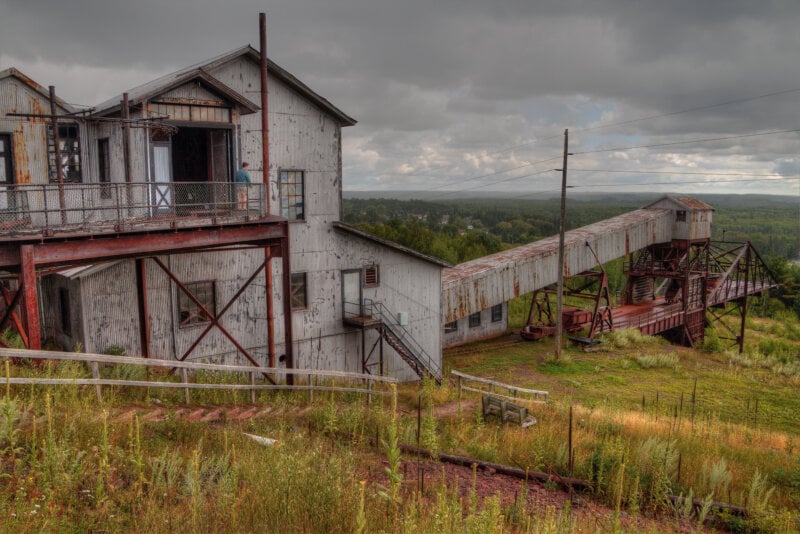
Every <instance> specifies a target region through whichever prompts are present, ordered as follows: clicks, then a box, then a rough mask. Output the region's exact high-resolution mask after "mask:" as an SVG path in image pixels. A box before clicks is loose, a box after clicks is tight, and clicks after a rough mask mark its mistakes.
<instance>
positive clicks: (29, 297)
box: [19, 245, 42, 350]
mask: <svg viewBox="0 0 800 534" xmlns="http://www.w3.org/2000/svg"><path fill="white" fill-rule="evenodd" d="M19 263H20V280H21V281H22V291H23V292H24V293H23V295H24V297H25V309H24V316H25V325H26V326H27V328H28V348H29V349H31V350H39V349H41V348H42V333H41V327H40V325H39V292H38V290H37V286H36V264H35V263H34V259H33V245H22V246H20V247H19Z"/></svg>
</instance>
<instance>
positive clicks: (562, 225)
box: [556, 129, 569, 360]
mask: <svg viewBox="0 0 800 534" xmlns="http://www.w3.org/2000/svg"><path fill="white" fill-rule="evenodd" d="M568 149H569V129H566V130H564V164H563V166H562V167H561V218H560V219H559V226H558V291H557V292H556V360H558V359H560V358H561V345H562V342H561V337H562V335H563V331H564V322H563V320H562V318H561V315H562V309H563V307H564V302H563V300H564V295H563V293H564V232H565V230H566V222H565V213H566V211H567V156H569V152H567V150H568Z"/></svg>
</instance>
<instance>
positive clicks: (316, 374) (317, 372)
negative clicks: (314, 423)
mask: <svg viewBox="0 0 800 534" xmlns="http://www.w3.org/2000/svg"><path fill="white" fill-rule="evenodd" d="M0 358H15V359H22V360H29V361H31V360H32V361H35V360H54V361H74V362H83V363H86V364H87V365H88V366H89V369H90V370H91V373H92V378H41V377H12V376H9V374H8V372H6V376H5V377H4V379H3V381H4V382H5V383H6V384H7V385H9V386H10V385H12V384H13V385H17V384H26V385H85V386H92V385H93V386H95V388H96V393H97V397H98V399H101V398H102V387H103V386H123V387H148V388H172V389H183V390H184V397H185V401H186V403H187V404H188V403H189V392H190V390H193V389H225V390H244V391H250V397H251V401H252V402H255V394H256V391H261V390H291V391H309V392H310V393H311V394H312V395H313V392H314V391H334V392H344V393H357V394H364V395H367V398H368V400H371V399H372V395H389V394H390V393H389V392H388V391H381V390H375V389H374V388H373V386H374V383H375V382H383V383H396V382H397V379H395V378H393V377H388V376H376V375H370V374H361V373H348V372H344V371H328V370H322V369H286V368H275V367H255V366H252V365H219V364H213V363H199V362H186V361H178V360H159V359H153V358H136V357H131V356H110V355H107V354H82V353H75V352H56V351H43V350H23V349H8V348H0ZM100 364H107V365H108V364H110V365H138V366H143V367H147V368H161V369H165V370H175V371H177V373H178V376H179V377H180V382H169V381H157V380H119V379H112V378H101V377H100ZM6 369H8V367H6ZM189 371H217V372H220V373H226V374H228V373H242V374H245V375H248V376H249V379H250V380H249V383H248V384H229V383H224V382H219V383H198V382H192V381H191V380H190V379H191V375H190V373H189ZM264 373H267V374H270V375H273V376H274V377H275V378H276V380H275V382H277V383H276V384H267V383H257V381H256V379H257V376H258V375H262V376H263V374H264ZM288 375H292V376H293V377H294V378H295V381H296V380H297V377H307V383H306V384H298V385H290V384H282V383H280V382H281V380H283V379H285V378H286V376H288ZM323 380H329V381H330V383H329V384H321V383H320V382H321V381H323ZM337 382H339V384H336V383H337ZM355 384H358V385H355Z"/></svg>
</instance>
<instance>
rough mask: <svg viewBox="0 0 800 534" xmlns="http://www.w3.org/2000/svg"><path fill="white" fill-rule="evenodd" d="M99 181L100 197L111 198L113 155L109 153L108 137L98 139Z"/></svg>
mask: <svg viewBox="0 0 800 534" xmlns="http://www.w3.org/2000/svg"><path fill="white" fill-rule="evenodd" d="M97 181H98V182H100V184H101V186H100V198H111V188H110V186H109V185H108V184H110V183H111V156H110V154H109V153H108V137H106V138H105V139H98V140H97Z"/></svg>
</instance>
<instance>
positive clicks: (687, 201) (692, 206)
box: [645, 195, 714, 211]
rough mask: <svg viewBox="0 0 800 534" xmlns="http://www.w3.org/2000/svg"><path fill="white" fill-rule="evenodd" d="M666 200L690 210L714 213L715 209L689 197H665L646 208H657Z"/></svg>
mask: <svg viewBox="0 0 800 534" xmlns="http://www.w3.org/2000/svg"><path fill="white" fill-rule="evenodd" d="M664 199H669V200H671V201H673V202H675V203H676V204H679V205H681V206H683V207H684V208H686V209H689V210H703V211H706V210H710V211H714V208H713V207H711V206H709V205H708V204H706V203H705V202H703V201H702V200H698V199H696V198H694V197H690V196H688V195H666V196H663V197H661V198H659V199H658V200H656V201H655V202H653V203H651V204H648V205H647V206H645V208H649V207H651V206H655V205H656V204H658V203H659V202H661V201H662V200H664Z"/></svg>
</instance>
